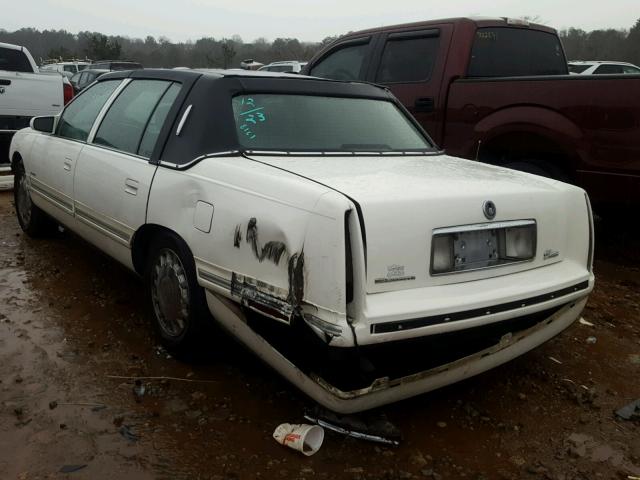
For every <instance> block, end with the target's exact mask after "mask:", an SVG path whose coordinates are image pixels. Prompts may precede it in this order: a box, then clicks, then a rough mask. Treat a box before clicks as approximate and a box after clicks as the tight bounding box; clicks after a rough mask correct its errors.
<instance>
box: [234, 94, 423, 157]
mask: <svg viewBox="0 0 640 480" xmlns="http://www.w3.org/2000/svg"><path fill="white" fill-rule="evenodd" d="M232 103H233V114H234V119H235V123H236V128H237V134H238V140H239V143H240V145H242V146H243V147H244V148H246V149H249V150H278V151H316V152H317V151H323V152H326V151H338V152H344V151H350V152H351V151H355V152H363V151H375V152H378V151H412V150H413V151H415V150H426V149H431V148H432V146H431V145H430V143H429V141H428V140H427V139H426V138H425V137H424V135H423V134H422V133H421V132H420V131H419V130H418V129H417V128H416V127H415V126H414V124H413V123H412V122H411V121H410V120H409V119H408V118H407V117H406V116H405V115H404V114H403V113H402V112H401V111H400V110H399V109H398V107H397V106H396V105H394V104H393V103H392V102H388V101H385V100H374V99H364V98H336V97H326V96H311V95H284V94H255V95H238V96H236V97H234V98H233V100H232Z"/></svg>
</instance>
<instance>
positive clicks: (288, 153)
mask: <svg viewBox="0 0 640 480" xmlns="http://www.w3.org/2000/svg"><path fill="white" fill-rule="evenodd" d="M244 153H245V155H271V156H282V157H309V156H310V157H356V156H358V157H380V156H389V157H394V156H395V157H405V156H418V155H420V156H437V155H443V154H444V150H414V151H411V150H406V151H404V150H403V151H393V152H390V151H364V152H356V151H352V150H349V151H319V152H306V151H296V150H292V151H281V150H244Z"/></svg>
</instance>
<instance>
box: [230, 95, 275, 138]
mask: <svg viewBox="0 0 640 480" xmlns="http://www.w3.org/2000/svg"><path fill="white" fill-rule="evenodd" d="M234 108H235V105H234ZM234 111H235V110H234ZM238 117H239V118H238ZM236 118H237V121H239V129H240V132H241V134H243V135H245V136H247V137H249V139H250V140H254V139H255V138H256V136H257V135H256V133H255V132H256V129H255V128H254V127H255V126H256V125H257V124H258V123H262V122H266V121H267V117H266V115H265V112H264V107H258V106H256V101H255V99H254V98H253V97H241V98H240V111H239V112H237V114H236Z"/></svg>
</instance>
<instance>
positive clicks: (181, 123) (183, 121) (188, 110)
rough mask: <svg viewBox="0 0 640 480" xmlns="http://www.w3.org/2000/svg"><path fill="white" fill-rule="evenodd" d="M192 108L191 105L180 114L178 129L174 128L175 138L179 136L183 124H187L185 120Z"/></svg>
mask: <svg viewBox="0 0 640 480" xmlns="http://www.w3.org/2000/svg"><path fill="white" fill-rule="evenodd" d="M192 108H193V105H189V106H188V107H187V108H186V110H185V111H184V113H183V114H182V118H181V119H180V123H178V128H176V137H179V136H180V133H181V132H182V127H184V124H185V123H186V122H187V118H189V114H190V113H191V109H192Z"/></svg>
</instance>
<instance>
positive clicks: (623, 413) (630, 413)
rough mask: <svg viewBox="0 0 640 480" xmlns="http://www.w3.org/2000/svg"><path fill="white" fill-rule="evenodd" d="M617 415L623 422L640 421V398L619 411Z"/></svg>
mask: <svg viewBox="0 0 640 480" xmlns="http://www.w3.org/2000/svg"><path fill="white" fill-rule="evenodd" d="M616 415H617V416H618V417H620V418H621V419H623V420H634V421H636V422H637V421H640V398H639V399H638V400H634V401H633V402H631V403H629V404H628V405H625V406H624V407H622V408H621V409H619V410H617V411H616Z"/></svg>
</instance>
